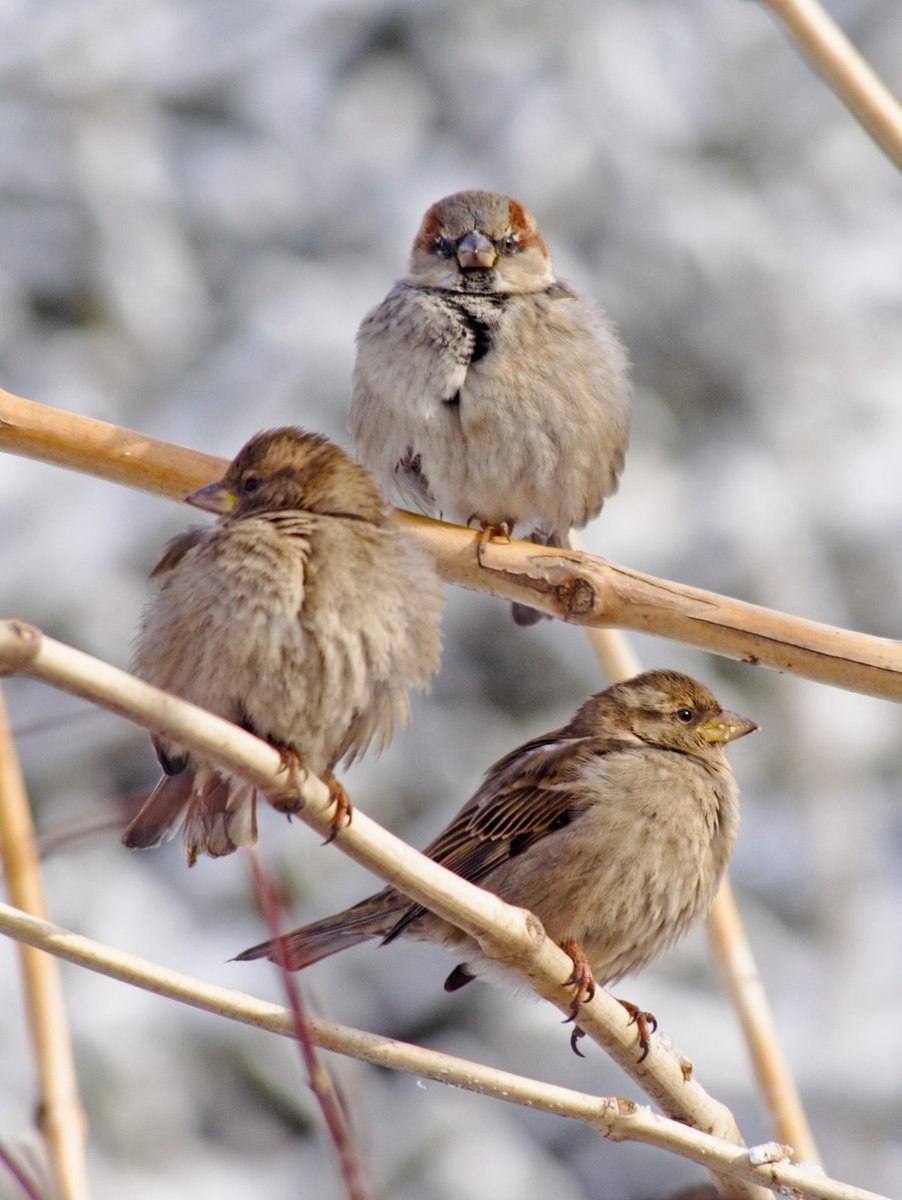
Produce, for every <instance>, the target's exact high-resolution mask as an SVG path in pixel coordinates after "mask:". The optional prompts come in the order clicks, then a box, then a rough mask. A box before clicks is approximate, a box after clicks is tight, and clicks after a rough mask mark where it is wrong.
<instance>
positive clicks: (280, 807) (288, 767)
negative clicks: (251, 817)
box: [267, 746, 307, 817]
mask: <svg viewBox="0 0 902 1200" xmlns="http://www.w3.org/2000/svg"><path fill="white" fill-rule="evenodd" d="M274 748H275V749H276V750H278V752H279V771H280V773H281V772H282V771H284V772H285V774H286V775H287V776H288V786H287V787H286V789H285V791H284V792H280V793H279V794H278V795H275V796H267V799H268V800H269V803H270V804H271V806H272V807H273V808H274V809H275V810H276V812H281V813H286V814H287V815H288V816H289V817H290V816H291V814H292V813H297V812H300V811H301V808H302V807H303V803H302V801H301V799H300V795H299V793H300V790H301V782H302V781H301V772H303V773H304V774H306V773H307V768H306V766H305V765H304V760H303V758H302V757H301V755H300V754H298V752H297V750H291V749H289V748H288V747H287V746H275V747H274Z"/></svg>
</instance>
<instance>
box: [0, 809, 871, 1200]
mask: <svg viewBox="0 0 902 1200" xmlns="http://www.w3.org/2000/svg"><path fill="white" fill-rule="evenodd" d="M355 820H356V818H355ZM0 932H2V933H5V934H8V935H9V936H10V937H14V938H17V939H18V940H19V941H23V942H27V943H28V944H29V945H32V946H36V947H39V948H40V949H41V950H44V951H46V952H47V953H48V954H56V955H58V956H59V957H60V958H64V959H66V961H68V962H71V963H75V964H76V965H78V966H81V967H86V968H88V969H89V970H92V971H97V972H99V973H100V974H102V975H107V976H108V977H109V978H111V979H116V980H119V981H120V982H121V983H128V984H131V985H132V986H133V987H140V988H143V989H145V990H147V991H150V992H153V993H154V994H155V995H158V996H165V997H168V998H169V999H171V1000H177V1001H179V1002H180V1003H182V1004H189V1005H191V1006H192V1007H194V1008H197V1009H200V1010H202V1011H203V1012H208V1013H213V1014H215V1015H216V1016H220V1017H226V1018H227V1019H229V1020H233V1021H239V1022H241V1023H242V1024H245V1025H251V1026H254V1027H255V1028H257V1029H265V1030H268V1031H269V1032H271V1033H276V1034H280V1035H281V1036H282V1037H293V1036H294V1021H293V1018H292V1014H291V1012H290V1011H289V1010H288V1009H285V1008H282V1007H280V1006H279V1005H277V1004H270V1003H267V1002H266V1001H263V1000H257V999H256V998H254V997H253V996H248V995H246V994H244V993H243V992H236V991H232V990H231V989H230V988H224V987H218V986H216V985H215V984H210V983H204V982H202V981H201V980H197V979H193V978H191V977H190V976H188V975H183V974H181V973H180V972H178V971H173V970H170V969H169V968H167V967H161V966H158V965H157V964H156V963H150V962H147V961H146V960H145V959H141V958H138V957H137V956H135V955H133V954H125V953H123V952H122V951H119V950H113V949H112V948H110V947H108V946H104V945H101V944H100V943H98V942H94V941H92V940H91V939H90V938H86V937H81V936H80V935H78V934H75V933H71V932H69V931H68V930H65V929H61V928H60V927H59V926H57V925H51V924H50V923H49V922H47V921H42V920H40V919H38V918H37V917H33V916H30V915H29V914H27V913H22V912H19V911H18V910H17V909H15V908H12V907H10V906H9V905H6V904H0ZM309 1020H310V1030H311V1034H312V1036H313V1039H314V1041H315V1042H316V1044H317V1045H318V1046H319V1047H320V1048H322V1049H324V1050H332V1051H334V1052H335V1053H337V1054H345V1055H349V1056H350V1057H352V1058H357V1059H361V1060H362V1061H364V1062H369V1063H372V1064H374V1065H376V1066H381V1067H386V1068H389V1069H391V1070H395V1071H403V1072H405V1073H407V1074H409V1075H414V1076H416V1077H418V1078H422V1079H431V1080H434V1081H435V1082H436V1083H442V1084H446V1085H448V1086H450V1087H458V1088H464V1089H466V1090H467V1091H471V1092H477V1093H479V1094H480V1095H483V1096H489V1097H492V1098H494V1099H498V1100H505V1101H507V1102H508V1103H510V1104H518V1105H522V1106H524V1107H527V1108H531V1109H533V1110H538V1111H540V1112H547V1113H552V1114H554V1115H556V1116H561V1117H569V1118H572V1119H574V1120H578V1121H583V1122H584V1123H585V1124H587V1125H589V1126H591V1127H592V1128H593V1129H595V1130H597V1131H598V1132H599V1133H601V1134H603V1135H604V1136H605V1137H607V1138H610V1139H611V1140H613V1141H639V1142H644V1143H645V1144H647V1145H651V1146H658V1147H659V1148H661V1149H666V1150H670V1151H672V1152H673V1153H675V1154H679V1155H680V1156H682V1157H683V1158H687V1159H690V1160H692V1161H693V1162H697V1163H700V1164H701V1165H702V1166H705V1167H707V1168H709V1169H710V1168H712V1167H714V1168H716V1169H717V1170H719V1171H720V1172H721V1173H722V1175H724V1176H729V1177H731V1178H732V1179H735V1180H736V1181H737V1183H739V1184H740V1186H741V1188H742V1190H741V1191H739V1192H736V1193H735V1194H736V1195H756V1196H757V1195H760V1194H764V1195H767V1193H762V1192H761V1187H760V1186H756V1185H763V1186H764V1187H779V1188H781V1189H785V1190H786V1191H787V1192H789V1191H790V1189H791V1190H792V1194H795V1195H798V1196H811V1197H814V1198H816V1200H887V1197H885V1196H879V1195H877V1194H876V1193H874V1192H868V1191H864V1190H863V1189H861V1188H856V1187H852V1186H850V1185H848V1184H844V1183H840V1182H839V1181H838V1180H835V1179H830V1178H828V1177H827V1176H825V1175H822V1174H821V1173H819V1172H817V1171H812V1170H810V1169H806V1168H803V1167H798V1166H793V1165H792V1164H790V1163H787V1162H786V1161H785V1158H784V1157H783V1156H782V1155H783V1150H784V1149H785V1148H782V1147H779V1146H774V1145H770V1146H766V1147H760V1146H758V1147H756V1146H753V1147H752V1148H751V1149H748V1150H746V1149H744V1148H741V1147H738V1146H736V1145H735V1144H734V1143H732V1142H730V1141H728V1140H725V1139H723V1138H721V1137H717V1136H715V1135H713V1134H709V1133H703V1132H701V1131H700V1130H698V1129H692V1128H690V1127H689V1126H687V1125H684V1124H682V1123H680V1122H679V1121H673V1120H668V1119H667V1118H666V1117H661V1116H658V1115H657V1114H655V1113H652V1112H651V1110H650V1109H647V1108H644V1107H640V1106H638V1105H635V1104H633V1103H632V1101H629V1100H622V1099H618V1098H617V1097H598V1096H591V1095H588V1094H586V1093H585V1092H577V1091H573V1090H571V1089H570V1088H563V1087H558V1086H557V1085H556V1084H550V1083H543V1082H541V1081H539V1080H535V1079H527V1078H525V1077H524V1076H521V1075H514V1074H511V1073H510V1072H507V1071H499V1070H496V1069H495V1068H493V1067H487V1066H484V1065H483V1064H482V1063H475V1062H468V1061H467V1060H466V1059H460V1058H455V1057H454V1056H452V1055H450V1054H443V1053H441V1052H440V1051H437V1050H426V1049H424V1048H423V1047H421V1046H413V1045H410V1044H409V1043H406V1042H399V1041H396V1040H395V1039H393V1038H387V1037H382V1036H380V1035H379V1034H374V1033H366V1032H364V1031H363V1030H359V1029H349V1028H347V1027H346V1026H342V1025H335V1024H333V1023H332V1022H330V1021H323V1020H321V1019H320V1018H316V1017H312V1018H310V1019H309ZM756 1162H757V1163H758V1164H760V1165H755V1163H756Z"/></svg>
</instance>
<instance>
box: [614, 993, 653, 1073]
mask: <svg viewBox="0 0 902 1200" xmlns="http://www.w3.org/2000/svg"><path fill="white" fill-rule="evenodd" d="M616 1000H617V1003H618V1004H622V1005H623V1007H624V1008H625V1009H626V1011H627V1012H628V1013H629V1015H630V1020H629V1023H630V1025H635V1026H636V1029H637V1030H638V1031H639V1045H640V1046H641V1047H642V1053H641V1054H640V1055H639V1062H645V1060H646V1058H648V1051H649V1049H650V1048H651V1035H652V1034H653V1033H654V1032H655V1030H656V1029H657V1028H658V1022H657V1019H656V1018H655V1016H654V1015H653V1014H652V1013H650V1012H643V1010H642V1009H641V1008H640V1007H639V1006H638V1004H633V1003H632V1001H630V1000H621V999H620V997H619V996H618V997H616Z"/></svg>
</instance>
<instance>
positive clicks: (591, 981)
mask: <svg viewBox="0 0 902 1200" xmlns="http://www.w3.org/2000/svg"><path fill="white" fill-rule="evenodd" d="M560 947H561V949H562V950H563V951H564V953H565V954H569V955H570V958H571V960H572V962H573V972H572V974H571V975H570V977H569V979H568V980H567V984H568V985H570V984H572V985H573V987H574V988H575V989H576V990H575V992H574V994H573V1000H572V1002H571V1004H570V1016H569V1017H567V1018H566V1020H565V1021H564V1024H565V1025H568V1024H569V1023H570V1022H571V1021H575V1020H576V1015H577V1013H578V1012H579V1010H580V1008H581V1007H582V1005H583V1004H588V1002H589V1001H590V1000H591V999H592V997H593V996H594V995H595V977H594V976H593V974H592V968H591V966H590V965H589V960H588V958H586V953H585V951H584V950H583V948H582V946H581V945H580V944H579V942H574V941H573V940H572V939H568V940H567V941H565V942H561V943H560ZM585 1036H586V1031H585V1030H584V1029H580V1027H579V1026H578V1025H574V1027H573V1030H572V1032H571V1034H570V1049H571V1050H572V1051H573V1053H574V1054H575V1055H576V1056H577V1058H585V1057H586V1056H585V1054H583V1052H582V1050H580V1049H578V1047H577V1045H576V1043H577V1042H578V1041H579V1039H580V1038H583V1037H585Z"/></svg>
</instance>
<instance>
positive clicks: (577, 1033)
mask: <svg viewBox="0 0 902 1200" xmlns="http://www.w3.org/2000/svg"><path fill="white" fill-rule="evenodd" d="M568 1020H571V1021H572V1020H573V1018H572V1017H569V1018H568ZM585 1036H586V1031H585V1029H580V1027H579V1026H578V1025H574V1026H573V1029H572V1030H571V1031H570V1049H571V1050H572V1051H573V1053H574V1054H575V1055H576V1057H577V1058H585V1057H586V1056H585V1054H583V1052H582V1050H580V1048H579V1046H577V1044H576V1043H577V1042H578V1041H579V1039H580V1038H584V1037H585Z"/></svg>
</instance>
